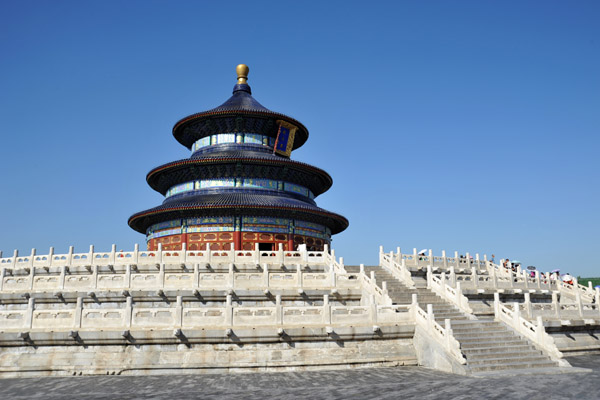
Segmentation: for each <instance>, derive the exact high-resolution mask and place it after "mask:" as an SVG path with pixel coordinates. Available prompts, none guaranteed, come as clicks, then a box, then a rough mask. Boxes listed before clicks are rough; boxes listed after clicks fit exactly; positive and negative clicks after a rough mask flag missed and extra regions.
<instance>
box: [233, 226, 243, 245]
mask: <svg viewBox="0 0 600 400" xmlns="http://www.w3.org/2000/svg"><path fill="white" fill-rule="evenodd" d="M233 249H234V250H242V232H240V231H235V232H233Z"/></svg>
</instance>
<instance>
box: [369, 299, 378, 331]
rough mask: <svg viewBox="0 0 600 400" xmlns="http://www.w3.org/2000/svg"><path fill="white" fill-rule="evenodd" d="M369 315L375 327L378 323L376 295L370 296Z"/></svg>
mask: <svg viewBox="0 0 600 400" xmlns="http://www.w3.org/2000/svg"><path fill="white" fill-rule="evenodd" d="M369 314H370V315H369V317H370V319H371V323H372V324H373V325H375V324H376V323H377V302H376V301H375V295H371V296H369Z"/></svg>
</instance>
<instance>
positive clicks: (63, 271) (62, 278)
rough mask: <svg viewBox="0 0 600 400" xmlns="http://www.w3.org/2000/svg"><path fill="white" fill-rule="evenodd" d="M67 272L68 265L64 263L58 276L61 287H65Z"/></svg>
mask: <svg viewBox="0 0 600 400" xmlns="http://www.w3.org/2000/svg"><path fill="white" fill-rule="evenodd" d="M66 274H67V266H66V265H63V266H62V267H60V275H59V277H58V287H59V289H61V290H62V289H64V288H65V275H66Z"/></svg>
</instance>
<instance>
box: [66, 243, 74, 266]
mask: <svg viewBox="0 0 600 400" xmlns="http://www.w3.org/2000/svg"><path fill="white" fill-rule="evenodd" d="M74 250H75V248H74V247H73V246H69V256H68V257H67V265H71V262H72V261H73V251H74Z"/></svg>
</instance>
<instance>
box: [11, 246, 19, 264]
mask: <svg viewBox="0 0 600 400" xmlns="http://www.w3.org/2000/svg"><path fill="white" fill-rule="evenodd" d="M17 257H19V250H17V249H15V251H13V256H12V260H11V263H12V266H13V268H16V267H17Z"/></svg>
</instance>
